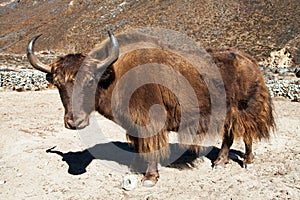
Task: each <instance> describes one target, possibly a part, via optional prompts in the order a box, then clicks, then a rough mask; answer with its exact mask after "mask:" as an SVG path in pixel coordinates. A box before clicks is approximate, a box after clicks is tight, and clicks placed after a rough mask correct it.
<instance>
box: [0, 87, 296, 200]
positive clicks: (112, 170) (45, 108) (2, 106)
mask: <svg viewBox="0 0 300 200" xmlns="http://www.w3.org/2000/svg"><path fill="white" fill-rule="evenodd" d="M274 104H275V108H276V113H277V125H278V130H277V131H276V133H275V135H274V136H273V137H272V139H271V141H269V142H260V143H257V144H255V145H254V151H255V156H256V160H255V164H254V166H253V168H252V169H248V170H247V169H243V168H241V167H240V165H239V162H237V160H235V161H234V160H231V162H230V163H229V164H228V165H227V167H226V168H225V169H222V170H213V169H212V168H211V159H212V158H213V157H214V155H213V154H215V153H217V150H218V148H214V152H212V153H211V155H210V156H204V157H199V158H196V159H195V160H194V161H193V163H192V164H190V163H185V162H183V163H181V165H173V166H172V167H162V168H161V170H160V175H161V178H160V179H159V182H158V183H157V185H156V186H155V187H153V188H144V187H142V186H141V184H140V183H139V185H138V186H137V187H136V188H135V189H134V190H132V191H124V190H123V189H122V188H121V181H122V179H123V177H124V176H125V175H126V174H131V172H130V170H129V167H128V163H127V164H126V162H123V161H121V160H120V159H118V156H117V155H112V156H105V154H106V153H105V152H107V150H109V149H107V148H106V144H104V143H102V144H101V143H100V142H99V144H97V145H96V148H97V149H98V150H99V151H101V150H103V152H104V153H103V157H102V158H98V159H93V158H92V157H91V155H90V154H89V153H88V151H86V149H87V145H86V143H85V142H83V139H82V138H81V137H80V134H78V132H77V131H71V130H67V129H65V128H64V126H63V112H64V110H63V107H62V104H61V102H60V98H59V95H58V92H57V91H56V90H49V91H41V92H25V93H17V92H2V93H0V114H1V118H0V120H1V123H0V141H1V142H0V199H148V200H150V199H202V198H203V197H205V198H207V199H299V197H300V169H299V165H300V134H299V133H300V120H299V119H300V106H299V103H291V102H289V101H283V100H275V101H274ZM99 120H100V121H101V123H102V125H103V127H104V129H105V132H106V133H107V136H109V137H110V138H111V140H112V141H119V143H120V144H124V142H125V136H124V131H123V130H122V129H120V128H119V127H117V126H116V125H114V124H113V123H109V122H108V121H106V120H104V119H103V118H101V117H99ZM94 142H96V143H98V141H94ZM52 147H55V149H53V150H52V153H47V152H46V150H48V149H51V148H52ZM216 147H220V144H216ZM92 148H93V147H92ZM94 148H95V147H94ZM233 149H234V150H235V151H232V153H231V155H233V156H232V157H234V155H235V154H234V152H240V151H242V152H243V144H242V143H241V142H237V143H235V144H234V146H233ZM187 162H188V161H187ZM183 166H186V167H183ZM76 173H77V175H74V174H76ZM134 175H135V176H136V177H137V178H138V179H139V180H140V179H141V178H142V175H141V174H134Z"/></svg>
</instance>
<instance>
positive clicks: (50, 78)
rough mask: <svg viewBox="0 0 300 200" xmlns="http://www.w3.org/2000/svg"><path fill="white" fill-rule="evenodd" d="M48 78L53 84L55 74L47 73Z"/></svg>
mask: <svg viewBox="0 0 300 200" xmlns="http://www.w3.org/2000/svg"><path fill="white" fill-rule="evenodd" d="M46 80H47V81H48V82H49V83H51V84H53V74H52V73H47V74H46Z"/></svg>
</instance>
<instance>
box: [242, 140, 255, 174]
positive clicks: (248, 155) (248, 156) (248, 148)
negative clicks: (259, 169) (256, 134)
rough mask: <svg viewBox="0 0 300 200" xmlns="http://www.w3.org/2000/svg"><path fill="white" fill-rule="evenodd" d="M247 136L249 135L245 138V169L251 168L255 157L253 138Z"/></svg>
mask: <svg viewBox="0 0 300 200" xmlns="http://www.w3.org/2000/svg"><path fill="white" fill-rule="evenodd" d="M246 135H247V134H245V136H244V142H245V155H244V161H243V166H244V167H245V168H250V167H251V164H252V163H253V160H254V156H253V153H252V137H247V136H246Z"/></svg>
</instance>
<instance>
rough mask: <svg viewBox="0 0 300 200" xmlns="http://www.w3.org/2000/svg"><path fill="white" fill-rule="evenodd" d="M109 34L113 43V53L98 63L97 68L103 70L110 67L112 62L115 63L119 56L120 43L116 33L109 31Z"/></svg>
mask: <svg viewBox="0 0 300 200" xmlns="http://www.w3.org/2000/svg"><path fill="white" fill-rule="evenodd" d="M108 36H109V39H110V43H111V53H110V55H109V56H108V58H106V59H105V60H103V61H101V62H100V63H98V64H97V70H98V71H99V70H102V69H103V68H106V67H108V66H109V65H111V64H112V63H114V62H115V61H116V60H117V59H118V58H119V44H118V40H117V38H116V37H115V36H114V34H113V33H112V32H110V31H108Z"/></svg>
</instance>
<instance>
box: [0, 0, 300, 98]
mask: <svg viewBox="0 0 300 200" xmlns="http://www.w3.org/2000/svg"><path fill="white" fill-rule="evenodd" d="M0 21H1V26H0V90H3V89H4V90H17V91H23V90H39V89H42V88H47V87H48V84H47V81H45V78H44V74H43V73H40V72H37V71H36V70H32V68H31V67H30V66H29V64H28V62H27V60H26V56H25V55H24V54H25V51H26V46H27V43H28V41H29V40H30V39H31V38H32V37H33V36H35V35H37V34H38V33H42V34H43V36H42V37H41V39H39V41H38V42H37V48H36V50H37V51H39V52H40V55H39V57H40V58H41V59H43V60H45V61H50V60H53V59H54V58H55V57H56V56H57V55H59V54H64V53H74V52H83V53H87V52H89V51H90V50H91V49H92V48H93V47H94V46H95V45H96V44H97V43H100V42H101V41H102V40H103V39H104V38H106V37H107V33H106V30H107V29H110V30H113V31H114V33H115V34H117V33H121V32H123V31H126V30H128V29H134V28H142V27H149V26H151V27H160V28H168V29H173V30H176V31H180V32H182V33H186V34H187V35H189V36H190V37H192V38H194V39H195V40H196V41H198V42H199V43H200V44H201V45H202V46H203V47H214V48H219V47H235V48H238V49H241V50H243V51H246V52H248V53H250V54H251V55H252V56H254V57H255V58H256V59H257V60H258V61H260V65H261V67H262V69H263V70H264V72H265V78H266V82H267V85H268V87H269V90H270V92H271V95H272V96H284V97H289V98H290V99H295V100H297V101H298V100H299V99H300V80H299V77H300V68H299V67H300V2H299V0H284V1H282V0H219V1H215V0H153V1H147V0H101V1H99V0H98V1H97V0H90V1H87V0H69V1H63V0H4V1H2V2H1V3H0ZM48 50H51V51H48Z"/></svg>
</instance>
